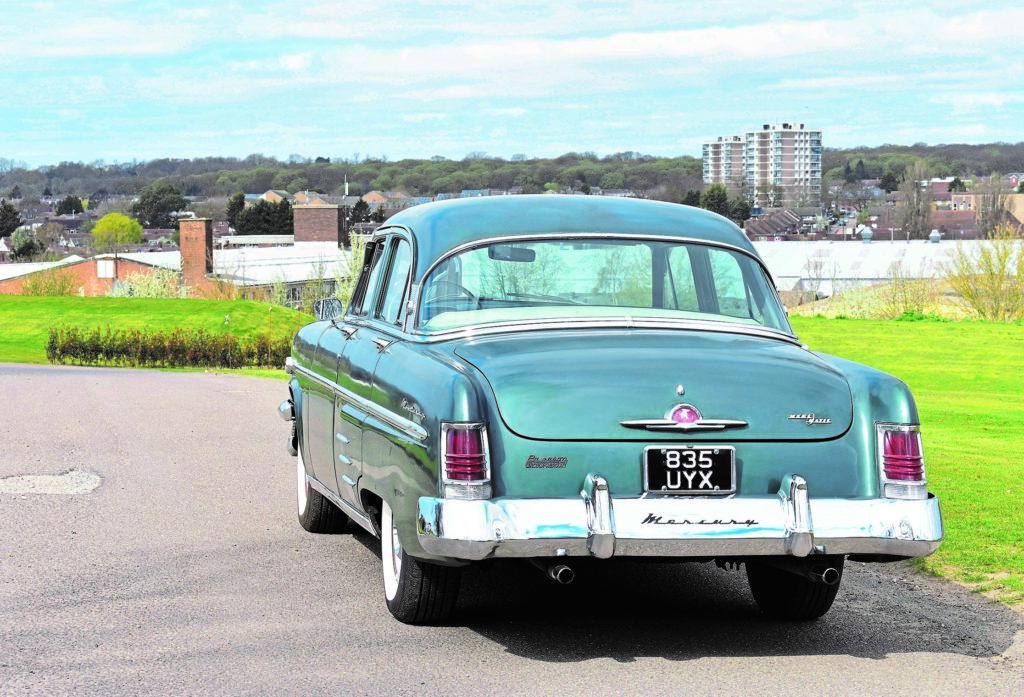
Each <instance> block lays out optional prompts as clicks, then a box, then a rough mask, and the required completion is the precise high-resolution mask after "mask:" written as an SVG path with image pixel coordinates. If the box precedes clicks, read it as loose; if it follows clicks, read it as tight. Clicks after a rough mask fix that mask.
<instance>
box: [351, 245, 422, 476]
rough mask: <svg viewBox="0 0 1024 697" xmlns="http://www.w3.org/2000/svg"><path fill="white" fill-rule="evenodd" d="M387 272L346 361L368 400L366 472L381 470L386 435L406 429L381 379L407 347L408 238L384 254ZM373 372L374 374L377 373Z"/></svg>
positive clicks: (366, 307) (403, 416) (364, 449)
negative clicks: (384, 367) (385, 366)
mask: <svg viewBox="0 0 1024 697" xmlns="http://www.w3.org/2000/svg"><path fill="white" fill-rule="evenodd" d="M384 259H385V266H384V272H383V274H382V279H381V282H380V284H379V285H380V289H379V292H378V295H377V297H376V298H374V299H372V301H370V302H367V303H365V304H364V307H363V309H364V310H365V317H364V323H363V324H362V326H360V328H359V331H358V332H357V336H356V337H353V339H352V340H351V341H349V346H348V351H347V352H346V358H348V359H350V370H351V371H352V374H353V376H355V374H356V369H357V367H358V369H359V373H358V377H359V383H358V389H359V390H360V396H362V397H365V399H366V400H367V401H366V403H365V404H364V406H365V407H366V408H365V410H364V416H365V418H364V421H363V422H362V442H361V448H362V463H361V464H362V466H363V467H364V468H367V467H372V466H373V465H374V464H375V463H376V464H378V465H379V464H380V462H381V452H380V439H379V438H378V437H377V434H379V433H380V432H382V431H394V430H395V429H396V427H397V428H400V427H401V426H402V424H405V423H406V422H407V421H408V419H407V418H406V417H407V416H408V414H403V412H402V407H401V405H400V404H394V403H392V402H393V400H390V399H381V395H380V390H379V389H378V388H377V384H376V383H377V379H376V377H375V376H376V375H377V374H378V372H379V371H380V366H381V364H382V363H383V362H386V361H387V360H388V358H389V355H390V352H391V351H392V350H393V348H394V347H395V346H396V345H401V344H403V343H404V340H403V331H402V327H401V325H402V322H403V320H404V318H405V307H406V304H407V302H408V283H409V275H410V270H411V265H412V246H411V244H410V242H409V240H408V239H406V238H405V237H404V236H401V235H398V234H395V235H394V236H392V237H391V239H389V240H388V244H387V247H386V249H385V251H384ZM371 366H372V370H371Z"/></svg>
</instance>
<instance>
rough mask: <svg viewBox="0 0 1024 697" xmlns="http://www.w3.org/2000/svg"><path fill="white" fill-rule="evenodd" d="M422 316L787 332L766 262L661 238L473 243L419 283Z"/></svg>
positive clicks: (425, 325)
mask: <svg viewBox="0 0 1024 697" xmlns="http://www.w3.org/2000/svg"><path fill="white" fill-rule="evenodd" d="M420 298H421V300H420V313H419V323H420V327H421V328H422V329H426V330H444V329H454V328H458V327H465V326H470V325H476V324H490V323H495V322H512V321H535V320H544V319H553V320H566V319H573V318H587V317H593V318H597V317H601V318H607V317H615V316H620V317H621V316H629V317H633V318H651V319H688V320H690V319H703V320H718V321H729V322H739V323H746V324H755V325H760V326H764V327H769V328H772V329H778V330H781V331H785V332H787V333H791V330H790V327H789V323H788V322H787V320H786V316H785V312H784V311H783V309H782V307H781V306H780V305H779V303H778V300H777V298H776V296H775V293H774V292H773V290H772V287H771V284H770V281H769V280H768V278H767V277H766V276H765V273H764V271H763V270H762V268H761V266H760V265H759V264H758V263H757V262H756V261H754V259H752V258H750V257H748V256H747V255H745V254H743V253H741V252H737V251H734V250H732V249H726V248H721V247H714V246H709V245H704V244H695V243H682V242H669V241H663V240H632V239H620V240H606V239H539V240H531V241H524V242H515V243H508V242H502V243H496V244H489V245H485V246H481V247H476V248H473V249H469V250H467V251H463V252H460V253H459V254H456V255H453V256H451V257H448V258H447V259H445V260H444V261H443V262H441V263H440V264H439V265H438V266H437V267H436V268H434V270H433V271H431V273H430V275H429V277H428V278H427V279H426V280H425V281H424V283H423V289H422V292H421V294H420Z"/></svg>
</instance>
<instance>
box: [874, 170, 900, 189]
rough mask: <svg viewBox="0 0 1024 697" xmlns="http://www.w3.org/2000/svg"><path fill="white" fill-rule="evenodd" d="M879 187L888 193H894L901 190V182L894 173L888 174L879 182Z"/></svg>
mask: <svg viewBox="0 0 1024 697" xmlns="http://www.w3.org/2000/svg"><path fill="white" fill-rule="evenodd" d="M878 186H879V187H880V188H882V189H885V191H886V193H890V194H891V193H892V192H893V191H896V190H897V189H898V188H900V180H899V178H897V176H896V175H895V174H893V173H892V172H886V173H885V174H883V175H882V178H881V179H879V180H878Z"/></svg>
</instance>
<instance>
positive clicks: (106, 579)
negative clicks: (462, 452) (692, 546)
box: [0, 365, 1024, 696]
mask: <svg viewBox="0 0 1024 697" xmlns="http://www.w3.org/2000/svg"><path fill="white" fill-rule="evenodd" d="M285 391H286V388H285V385H284V383H283V382H278V381H271V380H261V379H255V378H242V377H237V376H230V375H217V374H197V373H186V374H171V373H160V372H152V371H141V370H139V371H131V370H113V369H90V368H70V367H40V366H12V365H0V404H3V405H4V407H5V409H4V418H3V421H2V423H3V436H2V445H0V694H3V695H20V694H37V695H54V694H89V695H119V694H125V695H128V694H130V695H137V694H175V695H179V694H203V695H207V694H209V695H214V694H273V695H286V694H303V695H307V694H327V693H332V694H345V695H349V694H356V695H359V694H367V695H374V694H386V695H403V694H409V695H419V694H429V695H435V694H436V695H475V694H498V695H518V694H522V695H548V694H551V695H555V694H557V695H619V694H642V695H659V694H666V695H668V694H671V695H676V694H695V695H718V694H723V695H752V694H766V695H781V694H787V695H803V694H814V695H840V694H848V695H858V696H863V695H907V694H929V695H958V696H959V695H1014V696H1018V695H1020V694H1022V693H1024V618H1022V616H1021V615H1020V614H1018V613H1016V612H1014V611H1012V610H1009V609H1006V608H1004V607H1001V606H998V605H994V604H992V603H989V602H987V601H986V600H985V599H984V598H981V597H978V596H976V595H972V594H971V593H969V592H967V591H965V590H963V589H961V588H959V587H957V586H953V585H949V584H945V583H943V582H940V581H937V580H935V579H931V578H924V577H921V576H917V575H915V574H913V573H912V572H910V571H909V570H908V569H907V568H905V567H904V566H902V565H887V566H871V565H863V564H850V565H848V567H847V573H846V576H845V578H844V581H843V589H842V590H841V592H840V595H839V598H838V600H837V601H836V604H835V606H834V607H833V609H832V611H831V612H830V613H829V614H828V615H826V616H825V618H823V619H822V620H819V621H818V622H814V623H809V624H789V623H783V622H774V621H768V620H765V619H763V618H761V617H759V616H758V614H757V611H756V608H755V606H754V603H753V601H752V599H751V598H750V596H749V592H748V591H747V587H746V583H745V580H744V576H743V574H742V573H737V572H729V571H723V570H719V569H717V568H715V567H714V566H713V565H709V564H689V565H664V564H638V563H621V564H608V563H603V564H602V563H595V564H589V565H584V566H582V567H580V568H579V569H578V570H577V583H575V584H573V585H571V586H568V587H559V586H556V585H554V584H552V583H551V582H549V581H546V580H545V579H543V578H542V577H541V575H540V574H539V573H538V572H537V571H536V570H534V569H532V568H531V567H528V566H525V565H522V564H514V563H494V564H489V565H482V566H480V567H477V568H474V569H472V570H471V571H470V572H468V573H467V575H466V577H465V580H464V584H463V593H462V596H461V597H460V602H459V606H458V614H457V617H456V619H455V621H454V622H453V624H452V625H451V626H447V627H440V628H426V627H409V626H405V625H402V624H399V623H398V622H396V621H394V620H393V619H391V616H390V615H389V614H388V612H387V609H386V608H385V606H384V602H383V597H382V596H383V591H382V587H381V581H380V570H379V566H380V555H379V552H378V547H377V542H376V540H374V539H373V538H371V537H370V536H369V535H366V534H364V533H357V534H355V535H333V536H327V535H311V534H309V533H306V532H304V531H303V530H302V529H301V528H300V527H299V526H298V524H297V522H296V521H295V511H294V508H293V506H294V493H293V486H294V484H293V481H294V480H293V476H294V470H293V467H294V465H293V463H294V461H293V460H292V458H290V457H289V456H288V455H287V454H286V452H285V450H284V438H285V434H286V429H287V427H286V425H285V424H284V423H283V422H281V421H280V420H279V419H278V417H277V415H276V413H275V408H276V405H277V403H278V402H279V401H280V400H281V399H282V398H283V397H284V395H285ZM68 471H75V472H77V473H78V474H75V475H74V476H72V477H62V478H50V479H33V480H29V479H24V478H17V479H16V478H15V477H17V476H19V475H60V474H61V473H64V472H68ZM93 475H94V476H93ZM62 486H63V487H65V488H63V489H62V488H61V487H62ZM33 487H34V488H33ZM48 492H51V493H48ZM52 492H57V493H52ZM60 492H64V493H60ZM67 492H78V493H67Z"/></svg>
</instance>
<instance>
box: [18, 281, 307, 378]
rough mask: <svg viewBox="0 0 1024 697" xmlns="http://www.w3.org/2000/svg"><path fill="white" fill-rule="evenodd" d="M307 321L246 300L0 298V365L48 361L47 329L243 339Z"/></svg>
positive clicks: (284, 331) (283, 332)
mask: <svg viewBox="0 0 1024 697" xmlns="http://www.w3.org/2000/svg"><path fill="white" fill-rule="evenodd" d="M310 319H311V318H310V317H309V315H304V314H302V313H299V312H296V311H294V310H289V309H288V308H285V307H280V306H278V305H269V304H267V303H257V302H252V301H249V300H194V299H177V298H175V299H162V298H79V297H61V298H43V297H28V296H21V295H0V361H3V362H5V363H46V339H47V335H48V333H49V329H50V327H59V326H78V327H84V328H93V327H100V328H101V329H102V328H106V327H110V328H111V329H131V328H138V329H147V330H152V331H158V330H162V331H168V330H171V329H174V328H175V327H184V328H190V329H203V330H206V331H208V332H211V333H222V332H224V333H231V334H234V335H236V336H238V337H239V338H245V337H250V336H254V335H257V334H267V335H269V336H291V335H293V334H294V333H295V330H296V329H297V328H298V327H300V326H302V325H303V324H305V323H306V322H309V321H310Z"/></svg>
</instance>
